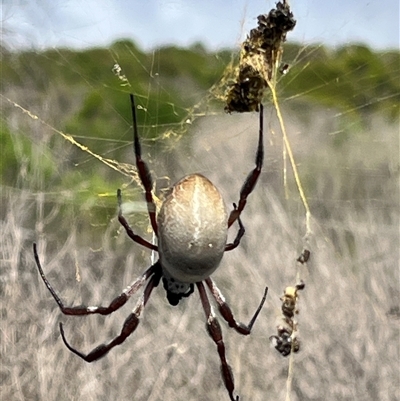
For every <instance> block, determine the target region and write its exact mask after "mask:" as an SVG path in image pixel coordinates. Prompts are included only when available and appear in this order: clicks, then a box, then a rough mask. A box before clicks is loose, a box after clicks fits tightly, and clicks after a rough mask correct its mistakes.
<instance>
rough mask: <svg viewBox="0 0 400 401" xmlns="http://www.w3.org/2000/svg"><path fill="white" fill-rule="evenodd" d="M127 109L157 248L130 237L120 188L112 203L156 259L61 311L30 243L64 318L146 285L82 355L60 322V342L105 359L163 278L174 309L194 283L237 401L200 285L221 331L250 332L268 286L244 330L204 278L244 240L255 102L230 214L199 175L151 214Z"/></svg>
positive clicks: (148, 182)
mask: <svg viewBox="0 0 400 401" xmlns="http://www.w3.org/2000/svg"><path fill="white" fill-rule="evenodd" d="M131 106H132V117H133V134H134V151H135V158H136V166H137V169H138V174H139V177H140V180H141V182H142V184H143V187H144V190H145V198H146V202H147V210H148V214H149V218H150V222H151V225H152V228H153V230H154V233H155V234H156V236H157V238H158V243H157V245H154V244H152V243H150V242H148V241H147V240H145V239H144V238H142V237H140V236H139V235H137V234H135V233H134V232H133V230H132V228H131V227H130V226H129V224H128V222H127V221H126V219H125V217H124V216H123V215H122V210H121V209H122V208H121V204H122V198H121V191H120V190H118V192H117V198H118V204H119V213H118V220H119V222H120V223H121V224H122V226H123V227H124V229H125V230H126V233H127V234H128V236H129V237H130V238H131V239H132V240H133V241H135V242H136V243H138V244H140V245H143V246H145V247H146V248H148V249H151V250H153V251H157V252H158V254H159V259H158V261H157V262H156V263H155V264H154V265H152V266H150V267H149V268H148V269H147V270H146V271H145V272H144V273H143V274H142V275H141V276H140V277H139V278H137V279H136V280H135V281H134V282H132V283H131V284H130V285H129V286H128V287H127V288H126V289H125V290H124V291H123V292H122V293H121V294H120V295H119V296H117V297H116V298H115V299H114V300H113V301H112V302H111V303H110V304H109V305H108V306H71V307H67V306H64V303H63V302H62V301H61V299H60V298H59V296H58V295H57V293H56V292H55V291H54V289H53V287H52V286H51V284H50V283H49V281H48V280H47V278H46V277H45V275H44V272H43V269H42V267H41V264H40V260H39V256H38V253H37V249H36V244H34V246H33V249H34V255H35V260H36V264H37V267H38V269H39V273H40V276H41V278H42V279H43V281H44V283H45V285H46V286H47V288H48V289H49V291H50V293H51V294H52V296H53V297H54V299H55V300H56V302H57V304H58V306H59V307H60V309H61V311H62V312H63V313H64V314H66V315H75V316H76V315H90V314H101V315H108V314H110V313H112V312H114V311H116V310H117V309H119V308H120V307H121V306H123V305H124V304H125V303H126V302H127V300H128V299H129V298H130V297H131V296H132V295H133V294H135V293H136V292H137V291H138V290H139V289H140V288H141V287H142V286H144V285H145V284H146V282H147V284H146V286H145V289H144V292H143V295H142V297H141V298H140V299H139V301H138V303H137V305H136V307H135V308H134V310H133V311H132V313H131V314H130V315H129V316H128V317H127V319H126V320H125V322H124V324H123V327H122V330H121V333H120V334H119V335H118V336H117V337H115V338H114V339H113V340H111V341H110V342H109V343H108V344H101V345H99V346H98V347H96V348H94V349H93V350H92V351H91V352H89V353H88V354H83V353H81V352H80V351H78V350H76V349H75V348H73V347H72V346H71V345H70V344H69V343H68V341H67V340H66V337H65V334H64V328H63V325H62V323H60V331H61V336H62V339H63V341H64V343H65V345H66V346H67V348H68V349H69V350H70V351H71V352H73V353H74V354H76V355H78V356H79V357H81V358H82V359H84V360H85V361H86V362H93V361H95V360H97V359H99V358H101V357H102V356H104V355H106V354H107V353H108V352H109V351H110V350H111V349H112V348H114V347H115V346H116V345H119V344H121V343H122V342H124V341H125V339H126V338H127V337H128V336H130V335H131V334H132V333H133V332H134V331H135V329H136V328H137V326H138V324H139V317H140V315H141V313H142V311H143V309H144V307H145V305H146V303H147V301H148V300H149V298H150V295H151V292H152V291H153V289H154V288H155V287H157V286H158V284H159V282H160V280H162V281H163V285H164V288H165V290H166V292H167V299H168V301H169V303H170V304H171V305H177V304H178V303H179V301H180V300H181V299H183V298H186V297H188V296H190V295H191V294H192V293H193V292H194V288H195V286H196V287H197V289H198V291H199V294H200V299H201V303H202V305H203V309H204V312H205V314H206V319H207V329H208V333H209V335H210V336H211V338H212V339H213V341H214V342H215V344H216V345H217V348H218V354H219V357H220V361H221V368H222V375H223V379H224V383H225V387H226V389H227V391H228V393H229V397H230V399H231V400H232V401H235V400H236V401H237V400H238V399H239V397H238V396H237V397H236V398H234V396H233V391H234V380H233V373H232V369H231V368H230V366H229V365H228V362H227V360H226V357H225V345H224V342H223V339H222V332H221V328H220V326H219V323H218V321H217V319H216V317H215V314H214V312H213V309H212V307H211V305H210V302H209V300H208V296H207V293H206V290H205V287H204V284H203V283H205V284H206V286H207V287H208V289H209V291H210V293H211V295H212V296H213V298H214V299H215V301H216V302H217V304H218V307H219V311H220V313H221V315H222V317H223V318H224V319H225V320H226V321H227V322H228V324H229V326H230V327H232V328H234V329H235V330H236V331H237V332H238V333H240V334H244V335H248V334H250V332H251V329H252V327H253V324H254V322H255V320H256V319H257V316H258V314H259V313H260V311H261V308H262V306H263V304H264V302H265V299H266V296H267V290H268V288H265V291H264V295H263V298H262V300H261V302H260V304H259V306H258V308H257V310H256V312H255V313H254V315H253V317H252V319H251V320H250V323H249V324H248V325H245V324H243V323H239V322H237V321H236V320H235V318H234V316H233V314H232V311H231V309H230V307H229V306H228V304H227V303H226V302H225V299H224V297H223V295H222V294H221V292H220V290H219V289H218V287H217V286H216V285H215V283H214V281H213V280H212V279H211V277H210V275H211V274H212V273H213V272H214V271H215V270H216V269H217V268H218V266H219V265H220V262H221V259H222V256H223V254H224V252H226V251H230V250H232V249H235V248H236V247H237V246H238V245H239V243H240V240H241V238H242V237H243V235H244V227H243V224H242V222H241V220H240V214H241V212H242V211H243V209H244V207H245V205H246V201H247V197H248V195H249V194H250V193H251V192H252V191H253V189H254V187H255V185H256V183H257V180H258V177H259V175H260V173H261V168H262V164H263V153H264V150H263V149H264V148H263V107H262V105H260V129H259V136H258V147H257V154H256V166H255V168H254V169H253V171H251V172H250V174H249V175H248V177H247V178H246V181H245V182H244V184H243V186H242V189H241V191H240V197H239V202H238V204H237V206H236V205H235V204H234V205H233V210H232V211H231V212H230V213H228V212H227V210H226V207H225V204H224V201H223V199H222V196H221V194H220V192H219V191H218V189H217V188H216V187H215V186H214V185H213V184H212V183H211V181H209V180H208V179H207V178H206V177H204V176H202V175H200V174H191V175H188V176H186V177H184V178H182V179H181V180H180V181H178V182H177V183H176V184H175V185H174V186H173V187H172V190H171V192H170V193H169V195H168V196H167V197H166V199H165V200H164V202H163V204H162V206H161V209H160V211H159V213H158V215H157V214H156V205H155V203H154V200H153V195H152V187H153V184H152V178H151V174H150V171H149V168H148V166H147V164H146V163H145V162H144V161H143V160H142V154H141V145H140V141H139V134H138V129H137V122H136V107H135V103H134V97H133V95H131ZM235 221H238V224H239V230H238V232H237V235H236V238H235V240H234V241H233V242H232V243H226V242H227V233H228V228H229V227H230V226H231V225H232V224H233V223H234V222H235Z"/></svg>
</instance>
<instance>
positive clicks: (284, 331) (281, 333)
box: [269, 281, 305, 356]
mask: <svg viewBox="0 0 400 401" xmlns="http://www.w3.org/2000/svg"><path fill="white" fill-rule="evenodd" d="M304 287H305V284H304V282H303V281H300V282H299V283H298V284H296V285H295V286H294V287H286V289H285V292H284V294H283V296H282V297H281V301H282V316H281V319H280V324H278V326H277V328H276V329H277V335H275V336H271V337H270V338H269V340H270V341H271V344H272V345H273V346H274V347H275V349H276V350H277V351H278V352H279V353H280V354H281V355H283V356H288V355H289V354H290V353H291V352H299V350H300V340H299V338H298V336H297V330H298V328H297V322H296V321H295V320H294V316H295V315H296V314H298V313H299V311H298V309H297V300H298V298H299V296H298V293H297V292H298V291H299V290H302V289H304Z"/></svg>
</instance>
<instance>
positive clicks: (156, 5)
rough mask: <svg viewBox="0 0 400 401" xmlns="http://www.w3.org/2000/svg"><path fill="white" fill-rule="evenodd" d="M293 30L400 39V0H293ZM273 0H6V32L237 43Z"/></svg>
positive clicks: (57, 41)
mask: <svg viewBox="0 0 400 401" xmlns="http://www.w3.org/2000/svg"><path fill="white" fill-rule="evenodd" d="M290 4H291V7H292V10H293V12H294V14H295V17H296V19H297V21H298V23H297V26H296V28H295V30H294V31H293V32H292V33H290V34H289V36H288V38H289V39H291V40H296V41H298V42H301V43H304V44H307V43H315V42H322V43H325V44H328V45H331V46H339V45H342V44H346V43H349V42H354V41H356V42H363V43H366V44H368V45H370V46H371V47H373V48H377V49H385V48H398V47H399V1H398V0H347V1H345V0H336V1H332V0H292V1H291V2H290ZM274 5H275V2H274V1H270V0H247V1H246V0H203V1H201V0H148V1H146V0H140V1H139V0H2V18H1V20H2V34H3V35H2V36H3V40H4V41H5V43H7V45H8V46H10V47H11V48H14V49H17V48H21V47H24V48H26V47H36V48H47V47H59V46H68V47H74V48H85V47H92V46H99V45H101V46H104V45H108V44H110V43H111V42H112V41H114V40H116V39H118V38H122V37H123V38H131V39H133V40H135V41H136V43H138V44H139V46H141V47H142V48H144V49H151V48H155V47H157V46H159V45H164V44H177V45H181V46H186V45H190V44H191V43H193V42H195V41H201V42H203V43H204V44H205V45H206V46H207V47H208V48H210V49H220V48H222V47H234V46H235V45H238V44H239V43H240V41H241V39H242V38H243V37H244V36H245V34H246V33H247V32H248V30H249V29H251V28H253V27H254V26H255V25H256V17H257V15H259V14H262V13H267V12H268V11H269V10H270V9H271V8H272V7H273V6H274Z"/></svg>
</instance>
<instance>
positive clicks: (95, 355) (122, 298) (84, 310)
mask: <svg viewBox="0 0 400 401" xmlns="http://www.w3.org/2000/svg"><path fill="white" fill-rule="evenodd" d="M33 254H34V256H35V261H36V265H37V267H38V270H39V274H40V277H41V278H42V280H43V282H44V284H45V285H46V287H47V289H48V290H49V291H50V293H51V295H52V296H53V298H54V299H55V301H56V302H57V304H58V306H59V308H60V309H61V312H62V313H64V314H65V315H72V316H83V315H92V314H100V315H109V314H110V313H112V312H114V311H116V310H117V309H119V308H121V306H123V305H124V304H125V303H126V301H127V300H128V299H129V298H130V297H131V296H132V295H133V294H135V293H136V292H137V291H138V290H139V289H140V288H141V287H142V286H143V285H144V284H145V283H146V281H147V280H148V279H149V278H150V280H149V282H148V283H147V286H146V288H145V291H144V294H143V296H142V299H141V300H140V301H139V303H138V304H137V306H136V308H135V309H134V310H133V311H132V313H131V314H130V315H129V316H128V318H127V319H126V320H125V322H124V324H123V327H122V330H121V333H120V334H119V335H118V336H117V337H116V338H115V339H114V340H112V341H111V342H110V343H108V344H102V345H100V346H98V347H96V348H95V349H94V350H93V351H91V352H90V353H89V354H87V355H85V354H82V353H81V352H79V351H77V350H76V349H75V348H73V347H72V346H71V345H70V344H69V343H68V342H67V340H66V338H65V334H64V328H63V325H62V324H61V323H60V332H61V336H62V339H63V341H64V343H65V345H66V346H67V348H68V349H69V350H70V351H71V352H73V353H74V354H76V355H78V356H79V357H81V358H82V359H84V360H85V361H86V362H93V361H95V360H97V359H99V358H101V357H102V356H104V355H105V354H107V353H108V351H110V350H111V349H112V348H114V347H115V346H116V345H119V344H122V343H123V342H124V341H125V339H126V338H127V337H128V336H129V335H131V334H132V333H133V332H134V331H135V329H136V327H137V326H138V324H139V317H140V314H141V313H142V310H143V308H144V307H145V305H146V303H147V301H148V299H149V298H150V294H151V292H152V290H153V288H155V287H157V285H158V283H159V282H160V279H161V276H162V269H161V264H160V262H159V261H157V262H156V263H155V264H154V265H152V266H151V267H149V268H148V269H147V270H146V271H145V272H144V273H143V274H142V275H141V276H140V277H139V278H138V279H136V280H135V281H134V282H133V283H132V284H130V285H129V286H128V287H127V288H125V290H124V291H123V292H122V293H121V294H120V295H118V296H117V297H116V298H115V299H114V300H113V301H111V303H110V304H109V305H108V306H84V305H80V306H65V305H64V303H63V302H62V301H61V299H60V297H59V296H58V295H57V293H56V292H55V291H54V289H53V287H52V286H51V284H50V282H49V281H48V280H47V277H46V276H45V274H44V272H43V269H42V266H41V263H40V260H39V255H38V253H37V247H36V244H33Z"/></svg>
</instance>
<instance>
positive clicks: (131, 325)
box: [60, 271, 161, 362]
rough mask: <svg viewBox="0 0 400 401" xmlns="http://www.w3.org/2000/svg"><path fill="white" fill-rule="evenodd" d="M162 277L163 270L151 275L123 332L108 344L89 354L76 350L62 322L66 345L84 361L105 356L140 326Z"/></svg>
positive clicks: (61, 326)
mask: <svg viewBox="0 0 400 401" xmlns="http://www.w3.org/2000/svg"><path fill="white" fill-rule="evenodd" d="M160 278H161V271H159V272H156V273H155V274H154V275H153V276H152V277H151V279H150V281H149V282H148V283H147V286H146V288H145V290H144V294H143V296H142V298H141V299H140V301H139V302H138V304H137V305H136V307H135V309H134V310H133V311H132V313H131V314H130V315H129V316H128V317H127V319H126V320H125V322H124V324H123V326H122V330H121V333H120V334H119V335H118V336H117V337H115V338H114V339H113V340H112V341H110V342H109V343H108V344H101V345H99V346H97V347H96V348H94V349H93V350H92V351H91V352H89V353H88V354H87V355H85V354H83V353H82V352H80V351H78V350H76V349H75V348H73V347H72V346H71V345H70V344H69V343H68V341H67V339H66V338H65V334H64V328H63V325H62V323H60V332H61V337H62V339H63V341H64V344H65V345H66V347H67V348H68V349H69V350H70V351H71V352H73V353H74V354H76V355H78V356H79V357H81V358H82V359H83V360H84V361H86V362H93V361H96V360H97V359H100V358H101V357H103V356H105V355H106V354H107V353H108V352H109V351H110V350H111V349H112V348H114V347H115V346H117V345H120V344H122V343H123V342H124V341H125V340H126V339H127V338H128V337H129V336H130V335H131V334H132V333H133V332H134V331H135V330H136V328H137V327H138V325H139V318H140V315H141V313H142V311H143V309H144V307H145V305H146V303H147V301H148V300H149V298H150V295H151V292H152V291H153V289H154V288H155V287H157V286H158V283H159V282H160Z"/></svg>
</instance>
